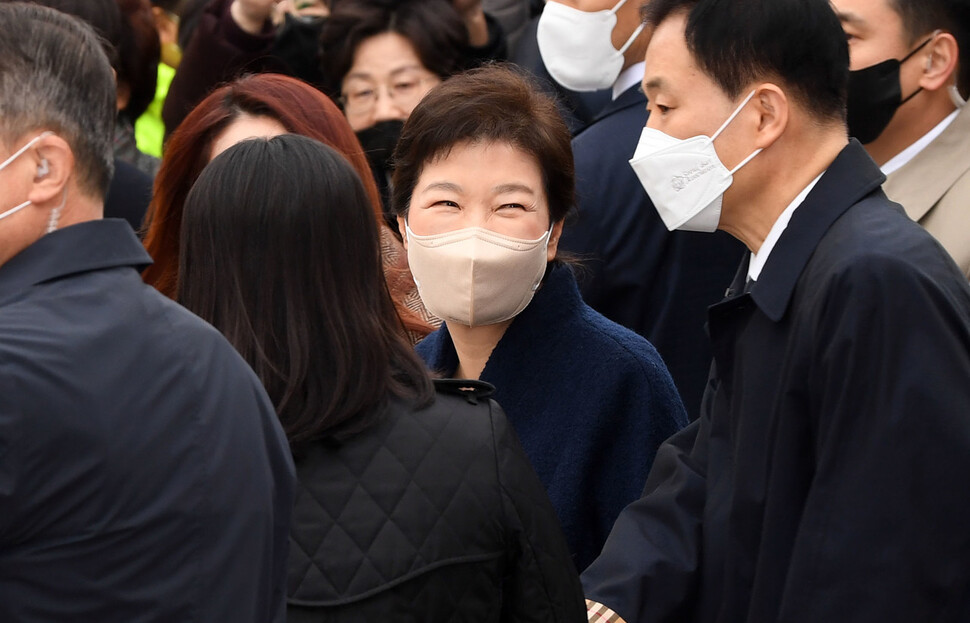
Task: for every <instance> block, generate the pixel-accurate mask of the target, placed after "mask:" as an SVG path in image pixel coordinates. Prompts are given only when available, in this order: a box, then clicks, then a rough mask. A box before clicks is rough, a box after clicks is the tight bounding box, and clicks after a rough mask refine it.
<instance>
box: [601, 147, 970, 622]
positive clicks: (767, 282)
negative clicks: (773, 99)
mask: <svg viewBox="0 0 970 623" xmlns="http://www.w3.org/2000/svg"><path fill="white" fill-rule="evenodd" d="M884 179H885V177H884V176H883V175H882V173H881V172H880V170H879V168H878V167H877V166H876V164H875V163H874V162H872V160H871V159H870V158H869V156H868V155H867V154H866V152H865V150H864V149H863V148H862V145H860V144H859V143H858V142H857V141H856V140H855V139H853V140H852V142H851V143H850V144H849V145H848V146H847V147H846V148H845V149H844V150H843V151H842V153H841V154H840V155H839V156H838V157H837V158H836V159H835V161H834V162H833V163H832V164H831V166H829V168H828V170H827V171H826V172H825V174H824V175H823V176H822V178H821V179H820V180H819V182H818V184H816V186H815V188H814V189H813V190H812V191H811V192H810V193H809V194H808V197H807V198H806V199H805V202H804V203H803V204H802V205H801V206H799V208H798V210H797V211H796V212H795V214H794V216H793V217H792V219H791V223H790V224H789V225H788V228H787V229H785V231H784V233H783V234H782V235H781V238H779V240H778V244H777V245H776V246H775V248H774V250H773V251H772V252H771V256H770V257H769V258H768V261H767V263H766V264H765V267H764V270H763V271H762V272H761V276H760V277H759V278H758V280H757V281H756V282H755V283H754V285H753V286H751V288H750V291H749V292H745V287H744V286H745V277H746V275H747V269H748V262H747V261H744V262H743V263H742V264H741V267H740V270H739V271H738V274H737V277H736V278H735V281H734V283H733V284H732V286H731V288H730V290H729V291H728V293H727V297H726V298H725V300H723V301H722V302H721V303H719V304H717V305H715V306H713V307H711V309H710V312H709V318H710V322H709V327H710V332H711V343H712V350H713V351H714V363H715V365H714V367H713V368H712V373H711V377H710V382H709V384H708V389H707V393H706V394H705V396H704V405H703V408H702V411H701V416H700V418H699V419H698V420H696V421H694V422H692V423H691V425H690V426H688V427H687V428H685V429H684V430H683V431H682V432H681V433H678V434H677V435H675V436H674V437H672V438H671V439H670V440H669V441H668V442H667V443H665V444H664V445H663V447H662V448H661V449H660V452H659V454H658V456H657V461H656V465H655V466H654V469H653V471H652V472H651V474H650V479H649V481H648V483H647V487H646V494H645V495H644V497H643V498H642V499H641V500H639V501H637V502H636V503H635V504H631V505H630V506H629V507H628V508H627V509H626V510H625V511H623V513H622V514H621V516H620V518H619V519H618V520H617V522H616V526H615V528H614V530H613V534H611V535H610V538H609V540H608V541H607V543H606V546H605V548H604V549H603V554H602V555H601V556H600V557H599V558H598V559H597V560H596V562H594V563H593V564H592V565H591V566H590V567H589V568H588V569H587V570H586V572H585V573H584V574H583V586H584V587H585V589H586V590H585V592H586V596H587V597H588V598H590V599H593V600H595V601H597V602H600V603H602V604H605V605H607V606H609V607H610V608H611V609H613V610H614V611H615V612H616V613H617V614H619V615H620V616H621V617H623V619H625V620H626V621H630V622H631V623H632V622H633V621H638V622H641V623H651V622H659V621H685V622H694V623H701V622H710V623H721V622H728V621H730V622H738V623H741V622H747V623H762V622H763V621H785V622H786V623H819V622H822V621H839V622H840V623H841V622H846V621H851V622H852V623H868V622H872V623H876V622H879V623H882V622H886V621H893V622H895V621H934V622H940V621H946V622H952V623H957V622H959V623H965V622H966V621H970V530H968V529H967V517H968V516H970V496H968V495H967V484H968V474H970V288H968V286H967V281H966V278H965V277H964V275H963V274H962V273H961V272H960V270H959V269H958V268H957V266H956V264H954V262H953V260H952V259H951V258H950V257H949V256H948V255H947V254H946V251H945V250H944V249H943V247H941V246H940V244H939V243H938V242H937V241H936V240H934V239H933V238H932V237H931V236H930V235H929V234H928V233H927V232H926V231H925V230H923V229H922V228H921V227H919V226H918V225H917V224H916V223H914V222H913V221H911V220H910V219H909V217H907V216H906V213H905V212H903V210H902V209H901V208H900V206H898V205H896V204H893V203H891V202H890V201H889V200H888V199H887V198H886V195H885V194H884V193H883V192H882V189H881V188H880V184H881V183H882V181H883V180H884Z"/></svg>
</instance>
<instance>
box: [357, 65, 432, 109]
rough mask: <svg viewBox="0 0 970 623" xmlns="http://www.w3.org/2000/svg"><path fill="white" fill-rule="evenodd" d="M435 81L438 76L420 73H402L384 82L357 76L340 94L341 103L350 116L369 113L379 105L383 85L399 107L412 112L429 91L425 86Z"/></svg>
mask: <svg viewBox="0 0 970 623" xmlns="http://www.w3.org/2000/svg"><path fill="white" fill-rule="evenodd" d="M435 81H437V77H432V76H422V75H418V74H400V75H397V76H394V77H392V78H391V79H390V80H389V81H388V82H385V83H383V84H381V83H377V82H373V81H370V80H363V79H359V78H357V79H353V80H351V81H348V83H347V84H346V85H345V89H344V91H343V93H341V95H340V103H341V104H343V107H344V112H346V113H347V116H348V117H353V116H357V117H362V116H366V115H369V114H371V113H372V112H374V109H375V108H376V107H377V100H378V98H379V97H380V95H379V93H378V91H379V90H380V89H381V87H383V88H384V91H385V93H386V94H387V96H388V97H390V98H391V101H392V102H394V103H395V104H396V105H397V107H398V108H400V109H401V110H402V111H404V112H406V113H410V112H411V110H413V109H414V107H415V106H417V105H418V102H420V101H421V98H422V97H424V94H425V93H426V92H427V89H425V88H423V87H424V86H425V85H426V84H428V83H430V82H435Z"/></svg>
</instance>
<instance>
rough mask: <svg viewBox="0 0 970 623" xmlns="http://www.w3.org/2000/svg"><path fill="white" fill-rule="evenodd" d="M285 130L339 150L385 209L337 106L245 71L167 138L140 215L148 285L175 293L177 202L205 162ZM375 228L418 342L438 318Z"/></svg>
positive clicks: (389, 238)
mask: <svg viewBox="0 0 970 623" xmlns="http://www.w3.org/2000/svg"><path fill="white" fill-rule="evenodd" d="M287 132H289V133H293V134H301V135H303V136H309V137H310V138H313V139H316V140H318V141H321V142H323V143H326V144H327V145H330V146H331V147H334V148H335V149H337V151H339V152H340V153H341V154H343V155H344V156H345V157H346V158H347V159H348V160H349V161H350V162H351V164H353V165H354V167H355V168H356V170H357V172H358V174H360V176H361V179H362V180H363V182H364V187H365V188H366V189H367V194H368V197H370V198H371V202H372V204H373V208H374V212H375V214H378V215H380V214H382V211H381V200H380V197H379V195H378V192H377V187H376V186H375V184H374V180H373V177H372V176H371V175H370V170H369V167H368V165H367V159H366V158H365V157H364V154H363V151H362V150H361V147H360V143H358V142H357V139H356V138H355V137H354V133H353V131H352V130H351V129H350V126H348V125H347V121H346V120H345V119H344V118H343V115H342V114H341V112H340V110H339V109H338V108H337V106H336V105H335V104H334V103H333V102H332V101H330V99H329V98H327V96H326V95H324V94H323V93H320V92H319V91H317V90H316V89H314V88H312V87H311V86H309V85H307V84H306V83H303V82H300V81H299V80H296V79H294V78H289V77H287V76H281V75H277V74H257V75H253V76H244V77H242V78H240V79H238V80H236V81H235V82H232V83H230V84H228V85H225V86H222V87H220V88H218V89H216V90H215V91H213V92H212V93H211V94H209V96H208V97H206V98H205V99H204V100H203V101H202V102H201V103H200V104H199V105H198V106H197V107H196V108H195V109H194V110H193V111H192V112H191V113H190V114H189V116H188V117H186V119H185V121H184V122H183V123H182V124H181V125H180V126H179V129H178V130H177V131H176V132H175V133H174V134H173V135H172V137H171V138H170V139H169V142H168V144H167V147H166V151H165V157H164V158H163V159H162V167H161V169H160V170H159V172H158V178H157V179H156V180H155V196H154V197H153V198H152V202H151V205H150V206H149V210H148V215H147V217H146V219H145V223H146V224H145V228H146V231H145V248H146V249H147V250H148V253H149V254H150V255H151V256H152V259H153V260H154V264H152V265H151V266H149V267H148V268H147V269H145V272H144V273H143V274H142V277H143V278H144V279H145V281H146V282H147V283H148V284H149V285H152V286H154V287H155V288H156V289H158V290H159V291H160V292H161V293H162V294H165V295H166V296H168V297H172V298H174V296H175V292H176V288H177V286H178V279H179V272H178V268H179V236H180V232H181V225H182V206H183V204H184V203H185V197H186V195H188V193H189V189H190V188H191V187H192V184H193V183H194V182H195V180H196V178H197V177H198V176H199V173H201V171H202V168H203V167H205V165H206V164H207V163H208V162H209V161H210V160H211V159H212V158H214V157H215V156H216V155H218V154H219V153H221V152H222V151H223V150H225V149H226V148H227V147H229V146H230V145H233V144H235V143H237V142H238V141H240V140H242V139H244V138H248V137H254V136H276V135H279V134H284V133H287ZM380 232H381V252H382V257H383V260H384V264H383V265H384V275H385V277H386V279H387V284H388V287H389V288H390V290H391V296H392V298H393V299H394V304H395V306H396V307H397V310H398V314H399V315H400V316H401V320H402V321H403V322H404V324H405V327H406V328H407V329H408V333H409V335H410V337H411V340H412V341H417V340H419V339H420V338H422V337H424V336H425V335H426V334H427V333H428V332H430V331H431V330H432V326H433V325H435V324H437V323H438V322H440V321H438V320H437V319H436V318H434V317H433V316H431V315H430V314H428V313H427V311H426V310H425V309H424V306H423V305H422V304H421V299H420V297H419V296H418V294H417V290H416V289H415V287H414V282H413V281H412V279H411V275H410V273H409V272H408V269H407V258H406V256H405V252H404V248H403V247H402V246H401V243H400V242H399V241H398V240H397V239H396V238H395V236H394V234H393V233H392V232H391V231H390V229H389V228H388V227H386V226H382V227H381V229H380Z"/></svg>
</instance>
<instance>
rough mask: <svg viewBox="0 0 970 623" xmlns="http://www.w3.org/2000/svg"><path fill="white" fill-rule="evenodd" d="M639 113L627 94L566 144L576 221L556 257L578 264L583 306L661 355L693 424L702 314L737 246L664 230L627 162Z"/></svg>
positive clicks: (705, 363) (702, 351)
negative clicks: (571, 158)
mask: <svg viewBox="0 0 970 623" xmlns="http://www.w3.org/2000/svg"><path fill="white" fill-rule="evenodd" d="M646 105H647V98H646V96H645V95H644V94H643V92H642V91H640V86H639V85H637V86H635V87H631V88H629V89H627V90H626V91H624V92H623V93H622V94H621V95H620V97H618V98H617V99H616V100H615V101H613V102H611V103H610V104H608V105H607V106H606V108H605V109H604V110H603V111H602V112H600V114H599V115H598V116H597V117H596V120H595V121H594V122H593V123H592V125H590V126H589V127H588V128H586V129H585V130H584V131H583V132H582V133H581V134H579V135H578V136H577V137H576V138H575V139H573V154H574V155H575V159H576V194H577V204H578V209H579V218H578V219H577V220H576V222H569V221H567V223H566V227H564V228H563V235H562V240H561V241H560V243H559V248H560V249H561V250H563V251H567V252H569V253H573V254H576V255H578V256H579V257H580V258H581V259H583V264H584V267H585V268H586V269H587V270H586V271H585V272H586V275H585V276H584V275H582V274H581V278H580V286H581V288H582V292H583V299H584V300H585V301H586V303H587V304H589V306H590V307H592V308H593V309H595V310H596V311H598V312H600V313H601V314H603V315H604V316H606V317H607V318H609V319H610V320H612V321H613V322H616V323H618V324H621V325H623V326H624V327H627V328H628V329H632V330H633V331H636V332H637V333H639V334H640V335H642V336H643V337H645V338H647V340H648V341H649V342H650V343H651V344H653V345H654V347H656V349H657V350H658V351H659V352H660V356H661V357H663V359H664V363H666V364H667V369H668V370H670V375H671V376H672V377H674V382H675V383H676V384H677V389H678V390H679V391H680V395H681V398H683V400H684V407H686V409H687V415H688V416H689V417H690V418H691V419H692V420H693V419H696V418H697V414H698V412H699V411H700V402H701V396H702V395H703V394H704V385H705V381H706V379H707V373H708V371H709V369H710V365H711V350H710V345H709V343H708V340H707V335H706V334H705V333H704V321H705V319H706V316H705V314H706V313H707V308H708V307H709V306H710V305H713V304H714V303H716V302H717V301H718V300H720V298H721V297H722V296H723V295H724V289H725V288H727V287H728V285H729V284H730V283H731V277H732V276H733V275H734V269H735V268H736V267H737V265H738V262H739V261H740V260H741V255H742V251H743V248H744V247H743V245H741V243H739V242H738V241H737V240H735V239H734V238H732V237H731V236H729V235H727V234H725V233H723V232H718V233H716V234H714V235H713V236H711V235H710V234H702V233H697V232H686V231H674V232H671V231H668V230H667V227H666V226H665V225H664V223H663V221H662V220H661V219H660V215H659V214H657V210H656V208H654V206H653V203H651V201H650V198H649V197H648V196H647V193H646V192H644V190H643V186H641V185H640V181H639V180H638V179H637V176H636V174H635V173H634V172H633V169H632V168H631V167H630V163H629V160H630V158H632V157H633V152H634V151H635V150H636V147H637V142H638V141H639V139H640V133H641V131H642V130H643V126H644V125H645V124H646V122H647V111H646ZM584 277H585V278H584Z"/></svg>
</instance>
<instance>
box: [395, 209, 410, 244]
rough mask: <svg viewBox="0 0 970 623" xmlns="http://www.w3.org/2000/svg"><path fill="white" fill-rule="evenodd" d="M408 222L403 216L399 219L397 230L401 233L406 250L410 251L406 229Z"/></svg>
mask: <svg viewBox="0 0 970 623" xmlns="http://www.w3.org/2000/svg"><path fill="white" fill-rule="evenodd" d="M406 225H407V220H406V219H405V218H404V217H403V216H398V217H397V230H398V231H399V232H401V241H402V242H404V250H405V251H407V250H408V230H407V229H406Z"/></svg>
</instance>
